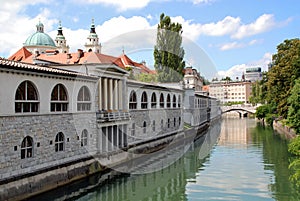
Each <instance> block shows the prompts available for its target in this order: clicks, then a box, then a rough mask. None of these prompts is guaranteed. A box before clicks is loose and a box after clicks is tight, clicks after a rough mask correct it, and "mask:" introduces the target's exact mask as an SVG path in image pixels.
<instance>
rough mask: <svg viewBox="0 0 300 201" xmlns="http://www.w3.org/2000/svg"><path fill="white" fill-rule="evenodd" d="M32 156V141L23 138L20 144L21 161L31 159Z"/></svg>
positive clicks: (30, 138) (29, 138) (28, 138)
mask: <svg viewBox="0 0 300 201" xmlns="http://www.w3.org/2000/svg"><path fill="white" fill-rule="evenodd" d="M32 156H33V139H32V137H29V136H27V137H25V138H24V139H23V141H22V143H21V159H23V158H31V157H32Z"/></svg>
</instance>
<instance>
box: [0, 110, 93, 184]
mask: <svg viewBox="0 0 300 201" xmlns="http://www.w3.org/2000/svg"><path fill="white" fill-rule="evenodd" d="M95 121H96V115H95V113H82V114H75V115H72V114H52V115H36V116H34V115H30V116H14V117H0V125H1V128H0V141H1V149H2V154H1V155H0V181H1V180H5V179H8V178H11V177H14V176H17V175H18V176H20V175H23V174H28V173H32V172H35V171H38V170H41V169H44V168H49V167H51V166H55V165H59V164H63V163H66V162H69V161H73V160H78V159H80V158H84V157H86V156H88V155H89V151H90V150H91V151H92V150H94V149H95V148H94V147H95V144H96V135H97V132H96V128H95V126H96V122H95ZM83 129H86V130H87V131H88V144H87V146H81V133H82V131H83ZM59 132H62V133H63V134H64V147H63V151H58V152H56V151H55V137H56V135H57V134H58V133H59ZM26 136H30V137H31V138H32V139H33V146H32V150H33V153H32V156H31V157H25V158H23V159H21V144H22V141H23V139H24V138H25V137H26Z"/></svg>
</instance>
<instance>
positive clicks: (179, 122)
mask: <svg viewBox="0 0 300 201" xmlns="http://www.w3.org/2000/svg"><path fill="white" fill-rule="evenodd" d="M178 124H179V126H180V124H181V117H178Z"/></svg>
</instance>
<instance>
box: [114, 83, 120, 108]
mask: <svg viewBox="0 0 300 201" xmlns="http://www.w3.org/2000/svg"><path fill="white" fill-rule="evenodd" d="M118 88H119V86H118V80H117V79H115V80H114V96H113V97H114V98H113V100H114V110H118V109H119V106H118V98H119V97H118Z"/></svg>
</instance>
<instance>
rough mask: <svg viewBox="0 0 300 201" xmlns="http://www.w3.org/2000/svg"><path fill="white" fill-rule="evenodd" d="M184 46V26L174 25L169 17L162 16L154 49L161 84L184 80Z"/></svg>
mask: <svg viewBox="0 0 300 201" xmlns="http://www.w3.org/2000/svg"><path fill="white" fill-rule="evenodd" d="M181 44H182V25H181V24H179V23H172V22H171V19H170V17H169V16H165V15H164V13H162V14H161V15H160V23H159V24H158V26H157V38H156V45H155V47H154V53H153V55H154V60H155V62H154V67H155V70H156V72H157V73H158V81H159V82H179V81H181V80H182V78H183V69H184V67H185V62H184V61H183V57H184V50H183V48H182V47H181Z"/></svg>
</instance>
